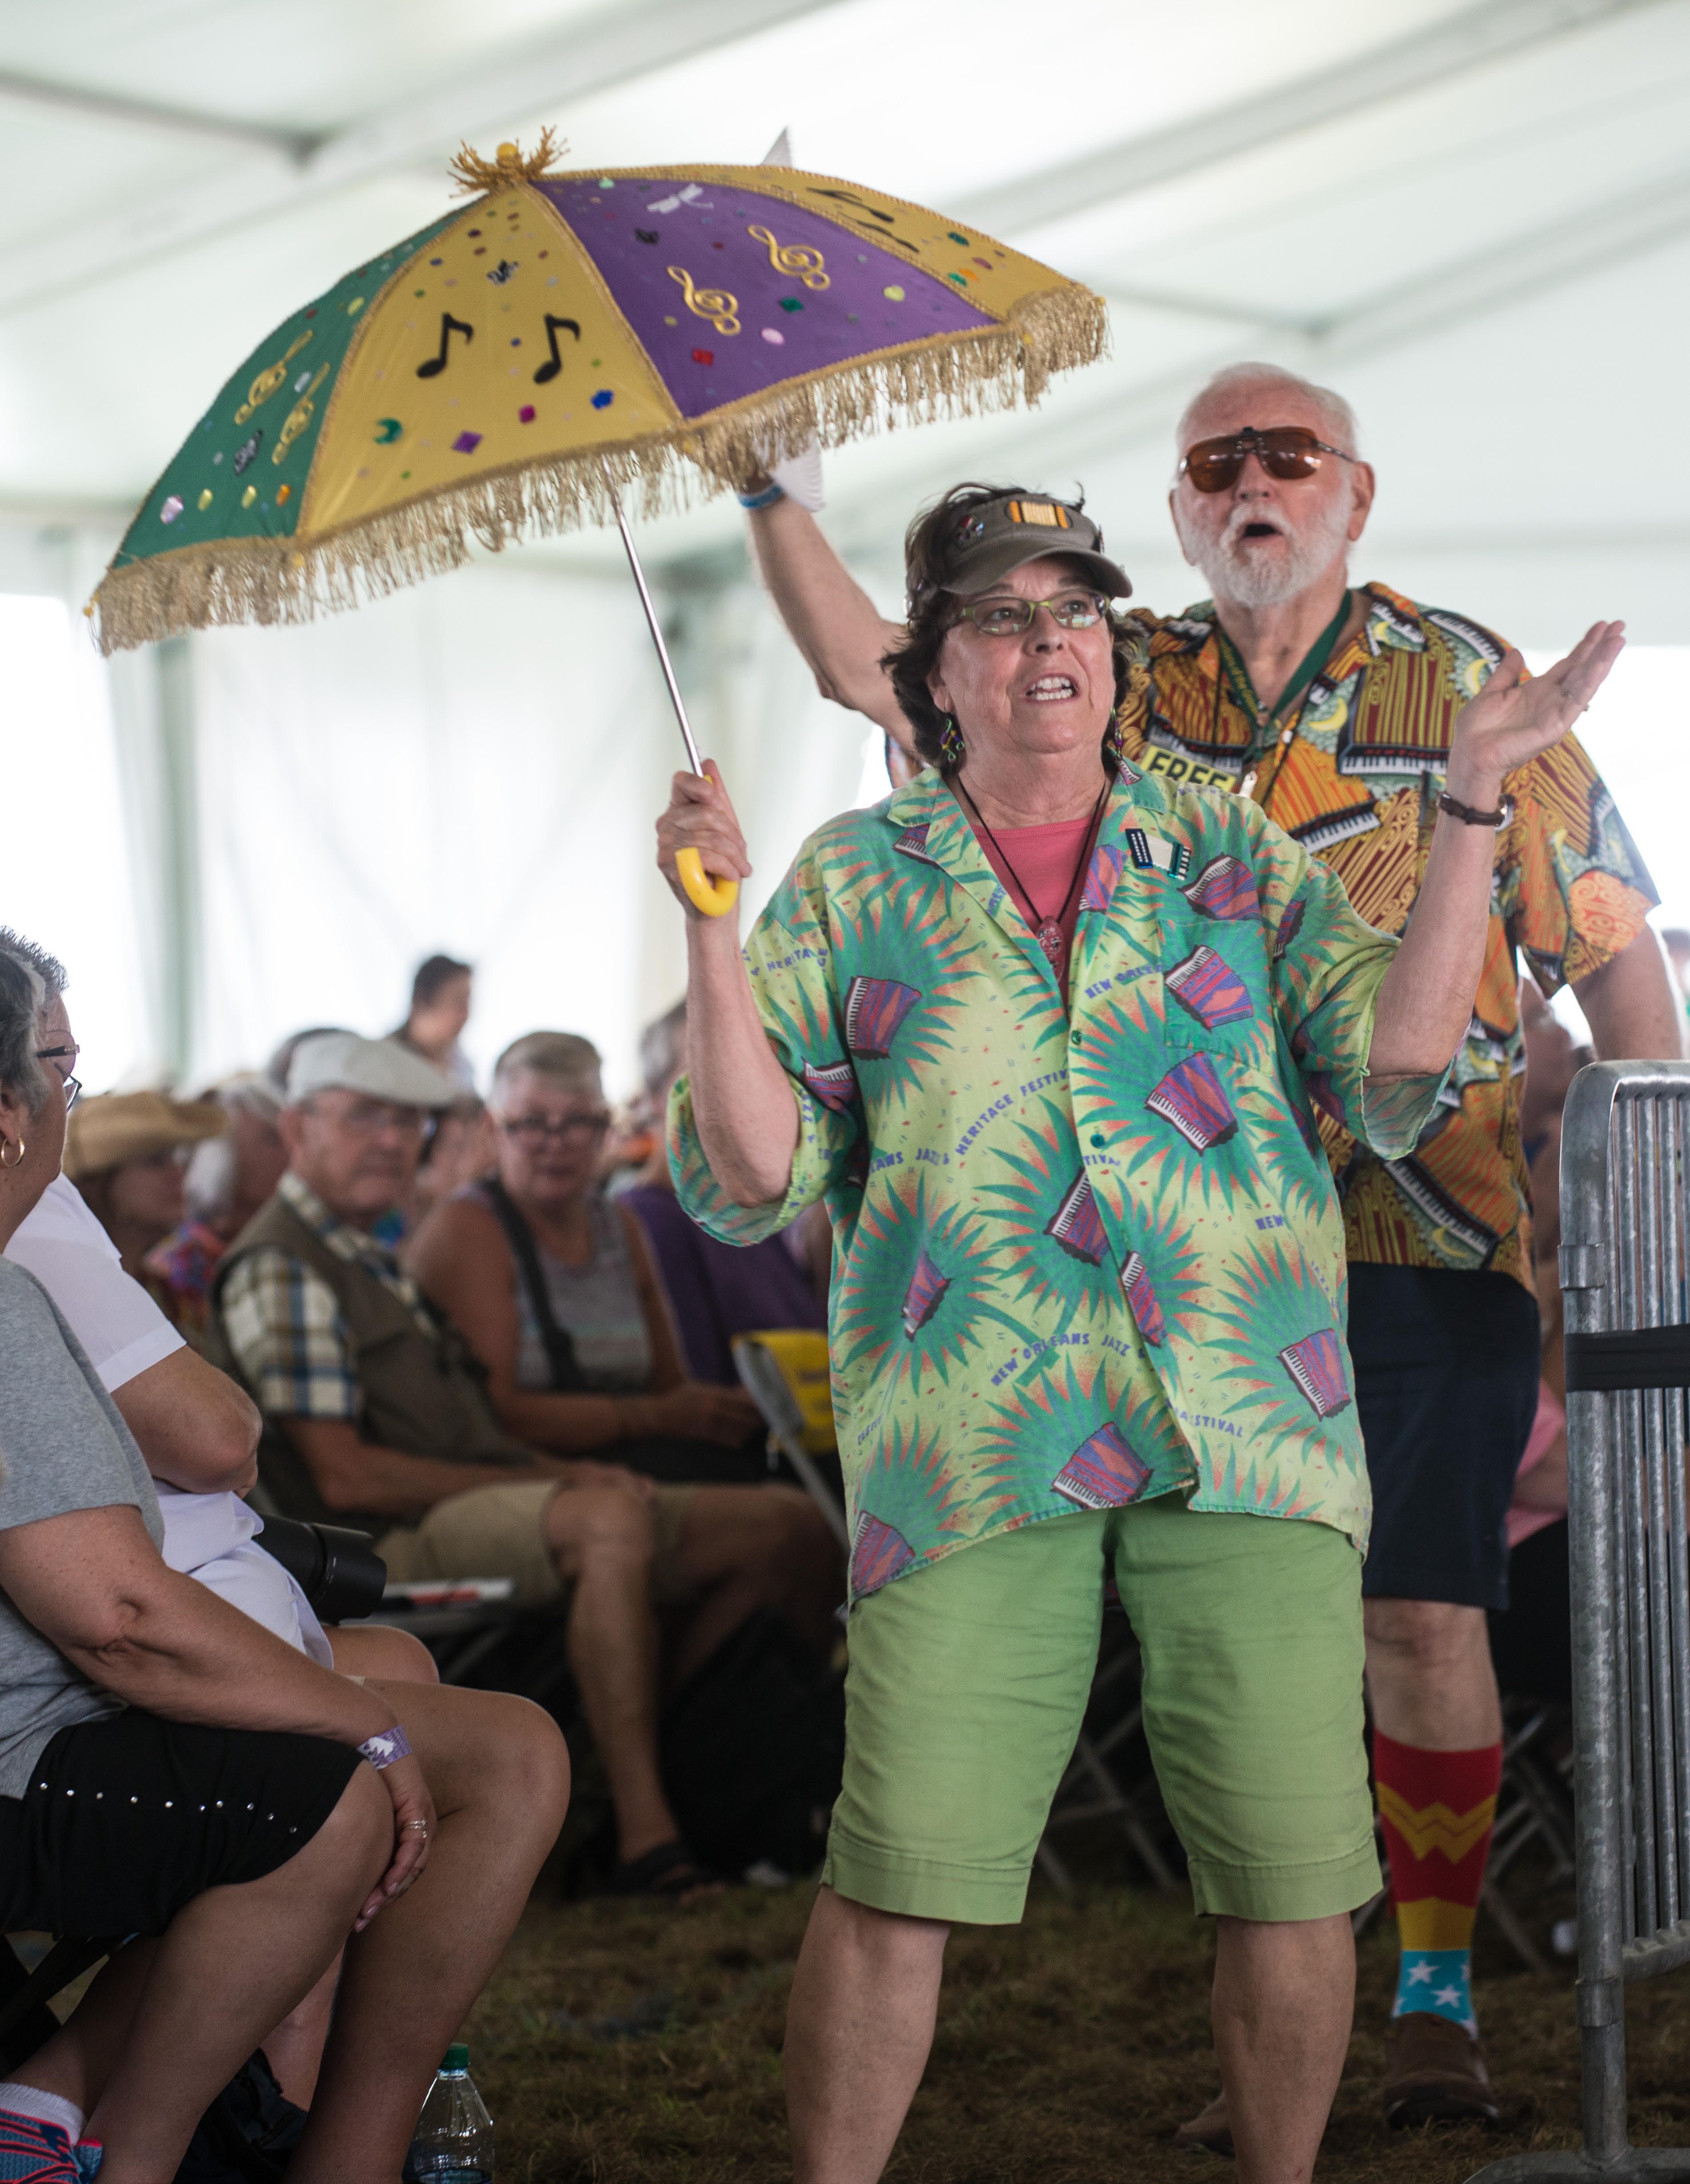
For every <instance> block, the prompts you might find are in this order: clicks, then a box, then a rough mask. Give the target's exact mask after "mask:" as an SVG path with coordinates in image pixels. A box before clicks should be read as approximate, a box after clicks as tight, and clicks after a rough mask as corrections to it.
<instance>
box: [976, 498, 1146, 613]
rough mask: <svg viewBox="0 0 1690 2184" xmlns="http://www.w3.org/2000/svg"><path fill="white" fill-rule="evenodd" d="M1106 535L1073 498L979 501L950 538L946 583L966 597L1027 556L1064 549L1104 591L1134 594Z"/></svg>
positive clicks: (1114, 594)
mask: <svg viewBox="0 0 1690 2184" xmlns="http://www.w3.org/2000/svg"><path fill="white" fill-rule="evenodd" d="M1103 548H1104V534H1103V532H1101V531H1099V530H1098V526H1097V525H1096V524H1095V523H1093V522H1092V519H1091V517H1090V516H1089V515H1087V514H1086V513H1085V511H1084V510H1083V509H1079V508H1076V507H1075V506H1074V504H1073V503H1072V502H1071V501H1065V500H1030V499H1023V498H1021V497H1020V496H1019V495H1015V494H1010V493H1002V494H999V495H998V497H997V498H996V499H992V500H977V501H976V502H974V503H973V504H972V505H971V506H970V507H969V508H967V509H965V510H964V511H963V513H962V514H961V515H959V517H958V519H957V522H956V527H955V529H954V531H953V532H952V534H951V538H950V539H949V540H948V542H947V546H946V553H945V560H946V570H945V574H944V576H943V577H942V578H941V579H940V588H941V589H942V590H944V591H947V592H956V593H959V594H960V595H961V596H962V597H963V598H964V599H972V598H973V597H974V596H975V594H976V593H979V592H983V591H985V590H987V588H989V587H990V586H991V585H992V584H995V583H997V582H999V581H1000V580H1001V579H1002V578H1003V577H1007V576H1008V575H1009V571H1011V570H1012V569H1019V568H1020V566H1021V564H1022V563H1023V562H1024V561H1042V560H1044V559H1045V558H1046V557H1047V556H1048V555H1054V554H1060V555H1061V556H1062V558H1063V559H1064V560H1071V561H1077V562H1078V563H1079V564H1080V565H1081V568H1082V569H1083V570H1084V571H1085V572H1086V575H1087V577H1089V578H1090V579H1091V581H1092V582H1093V583H1094V584H1096V586H1097V587H1098V590H1099V591H1100V592H1103V593H1105V594H1106V595H1107V596H1108V597H1109V598H1110V599H1130V598H1131V595H1132V583H1131V578H1130V577H1128V575H1127V573H1126V570H1125V569H1123V568H1122V567H1121V566H1120V564H1119V563H1118V562H1115V561H1111V560H1109V556H1108V555H1107V554H1105V553H1104V550H1103Z"/></svg>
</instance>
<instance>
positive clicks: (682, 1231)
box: [618, 1183, 827, 1388]
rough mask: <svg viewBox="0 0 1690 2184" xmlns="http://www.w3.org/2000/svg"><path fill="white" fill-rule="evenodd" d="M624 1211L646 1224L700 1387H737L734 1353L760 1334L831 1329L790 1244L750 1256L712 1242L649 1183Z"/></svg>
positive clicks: (752, 1250)
mask: <svg viewBox="0 0 1690 2184" xmlns="http://www.w3.org/2000/svg"><path fill="white" fill-rule="evenodd" d="M618 1203H619V1204H620V1205H623V1206H628V1207H629V1208H630V1209H631V1211H632V1212H635V1213H636V1214H637V1215H638V1216H639V1218H640V1221H641V1223H642V1226H643V1227H644V1229H645V1232H646V1234H647V1235H648V1237H649V1238H650V1240H651V1247H652V1251H653V1256H655V1258H656V1260H657V1264H658V1272H659V1273H660V1274H661V1275H662V1277H663V1285H664V1288H665V1289H666V1290H668V1291H669V1301H670V1304H671V1305H672V1306H673V1307H674V1309H675V1326H676V1328H677V1329H678V1330H679V1332H680V1335H681V1350H682V1351H683V1352H684V1354H685V1356H686V1359H687V1371H688V1372H689V1373H691V1374H692V1378H693V1379H695V1380H714V1381H715V1382H717V1383H718V1384H719V1385H722V1386H724V1387H729V1388H731V1387H737V1385H738V1384H739V1375H738V1374H737V1373H736V1372H735V1371H734V1369H733V1352H732V1351H731V1348H730V1347H729V1345H730V1344H731V1341H732V1340H733V1337H734V1336H735V1335H736V1334H751V1333H752V1332H753V1331H754V1330H755V1329H759V1328H775V1327H819V1328H826V1325H827V1312H826V1307H824V1306H823V1304H822V1303H821V1301H820V1298H819V1297H818V1296H817V1295H816V1293H815V1291H814V1290H813V1289H812V1288H811V1287H810V1284H809V1276H808V1275H807V1274H806V1273H805V1272H804V1270H803V1268H802V1267H801V1266H800V1265H799V1264H798V1261H797V1260H796V1259H795V1258H794V1257H793V1256H792V1253H791V1251H788V1250H787V1245H786V1242H785V1240H784V1239H783V1238H781V1237H779V1236H771V1237H770V1238H769V1239H768V1240H767V1241H766V1242H764V1243H761V1244H753V1245H749V1246H748V1247H747V1248H744V1249H742V1248H741V1247H740V1246H738V1245H734V1244H719V1243H718V1242H717V1241H716V1240H715V1238H714V1236H707V1235H706V1234H705V1233H704V1231H703V1229H701V1228H699V1226H698V1223H696V1222H695V1221H693V1220H692V1218H691V1217H689V1216H688V1215H687V1214H686V1213H684V1212H682V1211H681V1207H680V1206H679V1205H678V1204H677V1202H676V1201H675V1194H674V1193H673V1191H669V1190H662V1189H661V1188H659V1186H658V1185H657V1184H649V1183H642V1184H636V1185H635V1187H634V1189H633V1190H627V1191H624V1192H623V1193H622V1194H621V1195H620V1199H619V1201H618Z"/></svg>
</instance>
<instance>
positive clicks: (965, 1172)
mask: <svg viewBox="0 0 1690 2184" xmlns="http://www.w3.org/2000/svg"><path fill="white" fill-rule="evenodd" d="M1396 947H1397V943H1396V942H1395V941H1394V940H1393V939H1388V938H1387V936H1385V935H1384V934H1382V933H1376V932H1375V931H1374V930H1373V929H1372V928H1370V926H1366V925H1364V924H1363V923H1362V922H1361V920H1360V919H1359V917H1357V916H1356V914H1355V912H1354V911H1353V910H1352V909H1351V908H1350V906H1349V904H1348V900H1346V898H1345V895H1344V892H1343V887H1342V885H1341V884H1340V883H1339V882H1338V880H1337V878H1336V877H1334V875H1333V874H1332V873H1331V871H1330V870H1328V868H1327V867H1326V866H1324V865H1322V864H1320V862H1318V861H1316V860H1315V859H1313V858H1311V857H1310V856H1309V854H1308V853H1307V852H1306V851H1305V850H1302V849H1300V848H1299V847H1298V844H1296V843H1295V842H1293V840H1292V839H1291V838H1290V837H1289V835H1287V834H1286V833H1282V832H1281V830H1280V828H1279V827H1276V826H1275V825H1274V824H1273V822H1271V821H1270V820H1269V819H1267V818H1265V816H1264V815H1263V814H1262V812H1261V811H1259V809H1258V808H1257V807H1256V806H1255V805H1252V804H1250V803H1248V802H1246V801H1244V800H1243V799H1240V798H1236V797H1232V796H1229V795H1227V794H1226V793H1225V792H1224V791H1220V790H1216V789H1213V788H1181V787H1176V786H1174V785H1172V784H1170V783H1165V782H1163V781H1160V780H1158V779H1157V778H1155V777H1154V776H1152V775H1149V774H1147V773H1141V772H1138V771H1137V770H1136V769H1135V768H1134V767H1132V766H1123V767H1122V769H1121V772H1120V776H1119V777H1118V779H1117V780H1116V782H1115V785H1114V786H1113V788H1111V790H1110V793H1109V799H1108V802H1107V804H1106V805H1105V808H1104V816H1103V819H1102V822H1101V824H1100V826H1099V827H1098V837H1097V840H1096V843H1095V844H1094V847H1093V850H1092V857H1091V862H1090V866H1089V868H1088V871H1087V877H1086V883H1085V888H1084V890H1083V893H1082V895H1081V907H1080V913H1079V919H1078V927H1077V930H1076V935H1075V941H1074V947H1073V951H1072V957H1071V963H1070V982H1069V995H1068V1006H1065V1005H1064V997H1063V995H1062V994H1061V993H1060V992H1059V990H1058V988H1057V984H1056V980H1055V977H1054V974H1053V971H1052V969H1051V967H1050V964H1049V962H1048V961H1047V959H1046V957H1045V955H1044V952H1043V950H1042V949H1041V948H1040V946H1039V944H1038V942H1037V939H1035V937H1034V935H1033V933H1031V931H1030V929H1029V928H1028V927H1027V925H1026V921H1025V920H1024V919H1023V917H1021V915H1020V911H1019V910H1018V909H1017V908H1016V906H1015V903H1014V901H1013V900H1012V899H1011V897H1010V896H1009V894H1007V893H1006V891H1005V889H1003V886H1002V885H1001V883H999V881H998V878H997V877H996V875H995V874H994V873H993V872H992V868H991V866H990V865H989V864H988V863H987V859H986V856H985V855H984V853H983V852H982V850H981V848H980V846H979V844H978V842H977V841H976V838H975V835H974V833H973V830H972V828H971V827H970V825H969V823H968V821H967V819H966V818H965V816H964V814H963V812H962V810H961V808H960V806H959V805H958V803H957V801H956V799H955V798H954V797H953V794H951V792H950V790H949V789H948V788H947V787H946V786H945V785H944V783H942V781H941V780H940V778H939V777H938V776H937V773H935V772H932V771H931V770H929V771H928V772H925V773H922V774H920V775H919V776H918V777H916V779H915V780H914V781H913V782H911V783H909V784H908V786H907V787H905V788H902V789H900V790H898V792H897V793H896V794H894V795H892V796H891V797H890V798H888V799H887V800H886V801H885V802H884V803H882V804H879V805H876V806H875V807H874V808H873V809H872V810H870V811H848V812H846V813H844V814H842V816H840V817H838V818H837V819H835V820H833V821H831V822H830V823H829V824H828V825H826V827H822V828H820V830H819V831H818V832H817V833H814V834H813V835H812V836H811V837H810V838H809V841H808V842H806V843H805V844H804V846H803V849H802V850H801V851H800V852H799V855H798V861H797V862H796V863H795V864H794V865H793V866H792V871H791V872H789V873H788V874H787V877H786V878H785V879H784V880H783V881H782V883H781V886H780V888H779V889H777V890H776V894H775V895H774V897H773V898H772V900H770V904H769V905H768V907H767V909H766V910H765V911H764V913H763V915H762V917H760V918H759V920H758V922H757V925H756V927H755V929H754V930H753V933H752V935H751V939H750V942H749V944H748V948H747V951H746V954H747V961H748V967H749V971H750V976H751V983H752V988H753V992H754V994H755V995H756V998H757V1004H758V1008H759V1013H760V1015H761V1017H762V1020H763V1024H764V1029H765V1031H766V1032H767V1034H768V1036H769V1039H770V1042H771V1045H772V1046H773V1048H774V1050H775V1052H776V1054H777V1056H779V1058H780V1060H781V1065H782V1067H784V1068H785V1069H786V1071H787V1074H788V1076H789V1077H790V1078H791V1079H792V1095H793V1098H794V1099H795V1100H796V1101H797V1103H798V1114H799V1120H800V1128H799V1142H798V1152H797V1155H796V1156H795V1158H794V1161H793V1166H792V1184H791V1187H790V1188H789V1190H787V1195H786V1197H785V1198H784V1200H782V1201H780V1202H779V1203H778V1204H770V1205H768V1206H753V1207H749V1208H748V1207H744V1206H735V1205H734V1204H732V1203H731V1201H729V1200H728V1199H727V1198H726V1197H725V1195H724V1194H723V1193H722V1192H721V1190H720V1189H719V1188H718V1187H717V1185H716V1184H715V1182H714V1178H713V1177H712V1176H711V1174H710V1172H709V1166H708V1163H707V1162H706V1161H705V1159H704V1156H703V1151H702V1148H701V1146H700V1145H699V1141H698V1134H697V1129H696V1127H695V1124H694V1121H693V1117H692V1104H691V1099H690V1095H689V1092H688V1088H687V1082H686V1080H685V1079H684V1078H683V1079H682V1080H681V1084H678V1085H677V1086H676V1088H675V1095H674V1098H673V1100H672V1102H671V1106H670V1162H671V1166H672V1167H673V1170H674V1173H675V1182H676V1186H677V1189H678V1190H679V1192H680V1195H681V1203H682V1204H683V1205H684V1206H686V1208H687V1211H688V1212H690V1213H691V1214H692V1216H693V1217H694V1218H695V1219H696V1220H698V1222H699V1223H701V1224H702V1225H703V1227H704V1228H705V1229H707V1230H708V1231H709V1233H710V1234H712V1235H714V1236H717V1237H720V1238H721V1239H722V1240H724V1241H725V1242H728V1243H737V1244H752V1243H756V1242H758V1241H759V1240H760V1239H762V1238H764V1237H765V1236H769V1235H772V1234H774V1233H775V1232H776V1230H778V1229H781V1228H784V1227H785V1226H786V1225H787V1223H788V1222H790V1221H792V1220H793V1219H795V1218H796V1217H797V1216H798V1214H799V1213H800V1212H802V1211H803V1208H804V1207H805V1206H809V1205H811V1204H813V1203H814V1201H815V1200H816V1199H818V1198H821V1197H825V1198H826V1201H827V1207H828V1212H829V1213H830V1214H831V1217H832V1221H833V1231H834V1279H833V1289H832V1299H831V1324H830V1330H829V1332H830V1348H831V1356H832V1367H833V1394H834V1407H835V1415H836V1419H837V1428H838V1435H839V1447H840V1456H841V1460H842V1467H843V1471H844V1477H845V1488H846V1494H847V1498H848V1516H849V1519H850V1526H851V1537H852V1542H853V1551H852V1557H851V1590H852V1594H853V1597H855V1598H860V1597H862V1596H864V1595H865V1594H868V1593H870V1592H872V1591H876V1589H877V1588H878V1587H879V1586H881V1585H884V1584H886V1583H887V1582H888V1581H889V1580H892V1579H893V1578H898V1577H902V1576H903V1575H905V1574H908V1573H909V1571H911V1570H914V1569H917V1568H920V1567H921V1566H922V1565H923V1564H924V1563H930V1562H932V1561H935V1560H937V1558H938V1557H940V1556H942V1555H945V1554H948V1553H951V1552H953V1551H954V1550H955V1549H957V1548H959V1547H965V1546H970V1545H971V1544H972V1543H973V1542H974V1541H976V1540H983V1539H987V1538H990V1537H991V1536H992V1535H993V1534H994V1533H998V1532H1002V1531H1006V1530H1009V1529H1012V1528H1013V1527H1015V1526H1016V1525H1020V1524H1034V1523H1037V1522H1039V1521H1040V1520H1042V1519H1043V1518H1048V1517H1060V1516H1064V1515H1072V1514H1073V1513H1075V1512H1076V1511H1078V1510H1083V1509H1098V1508H1108V1507H1119V1506H1120V1505H1123V1504H1126V1503H1128V1502H1136V1501H1142V1500H1146V1499H1148V1497H1149V1496H1153V1495H1157V1494H1166V1493H1171V1492H1181V1493H1184V1494H1187V1495H1188V1496H1190V1498H1191V1502H1192V1507H1194V1508H1197V1509H1218V1510H1229V1511H1235V1512H1237V1511H1242V1512H1248V1513H1254V1514H1259V1515H1263V1516H1270V1517H1284V1518H1310V1519H1313V1520H1314V1521H1315V1522H1317V1523H1320V1524H1331V1525H1333V1526H1335V1527H1336V1528H1337V1529H1338V1530H1340V1531H1342V1532H1343V1533H1345V1534H1346V1535H1348V1537H1349V1538H1350V1539H1351V1540H1352V1541H1354V1543H1355V1545H1356V1546H1357V1548H1358V1549H1359V1550H1361V1551H1363V1552H1365V1547H1366V1542H1367V1530H1368V1520H1369V1515H1370V1501H1369V1494H1368V1484H1367V1470H1366V1465H1365V1461H1364V1458H1363V1454H1362V1446H1361V1434H1360V1429H1359V1426H1358V1424H1357V1423H1356V1412H1355V1391H1354V1384H1353V1381H1352V1378H1351V1373H1350V1362H1349V1353H1348V1349H1347V1347H1346V1346H1345V1342H1344V1336H1343V1329H1344V1323H1345V1310H1346V1288H1345V1276H1344V1234H1343V1217H1342V1216H1341V1214H1340V1212H1339V1210H1338V1204H1337V1196H1336V1194H1335V1191H1334V1187H1333V1184H1332V1179H1331V1172H1330V1169H1329V1167H1328V1165H1327V1162H1326V1156H1325V1155H1324V1154H1323V1152H1322V1151H1321V1148H1320V1137H1319V1134H1318V1132H1317V1129H1316V1124H1315V1116H1316V1114H1317V1113H1324V1114H1326V1115H1327V1116H1329V1117H1331V1118H1333V1119H1334V1120H1336V1121H1338V1122H1341V1123H1343V1127H1344V1128H1346V1129H1347V1130H1348V1131H1350V1132H1351V1133H1353V1134H1354V1136H1355V1137H1356V1138H1358V1139H1360V1140H1361V1141H1363V1142H1365V1144H1368V1145H1371V1146H1372V1147H1373V1149H1374V1150H1375V1151H1376V1152H1378V1153H1380V1154H1381V1156H1385V1157H1392V1156H1396V1155H1398V1154H1401V1153H1404V1152H1407V1151H1409V1150H1410V1149H1411V1148H1412V1146H1413V1145H1414V1143H1415V1138H1416V1136H1417V1134H1418V1132H1419V1130H1420V1126H1421V1125H1422V1124H1423V1123H1425V1121H1426V1117H1427V1116H1428V1114H1429V1113H1430V1112H1431V1109H1432V1106H1433V1104H1434V1102H1435V1101H1436V1100H1437V1094H1438V1091H1439V1089H1440V1086H1441V1084H1442V1082H1443V1078H1442V1076H1441V1075H1439V1076H1436V1077H1423V1078H1421V1077H1417V1078H1397V1079H1393V1080H1389V1081H1387V1080H1382V1079H1370V1078H1368V1075H1367V1071H1366V1060H1367V1053H1368V1049H1369V1045H1370V1042H1371V1039H1372V1032H1373V1012H1374V1005H1375V1001H1376V996H1377V995H1378V990H1379V985H1380V982H1381V979H1382V978H1383V977H1384V975H1385V972H1386V970H1387V967H1388V966H1389V964H1390V962H1391V959H1392V956H1393V954H1394V953H1395V950H1396Z"/></svg>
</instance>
